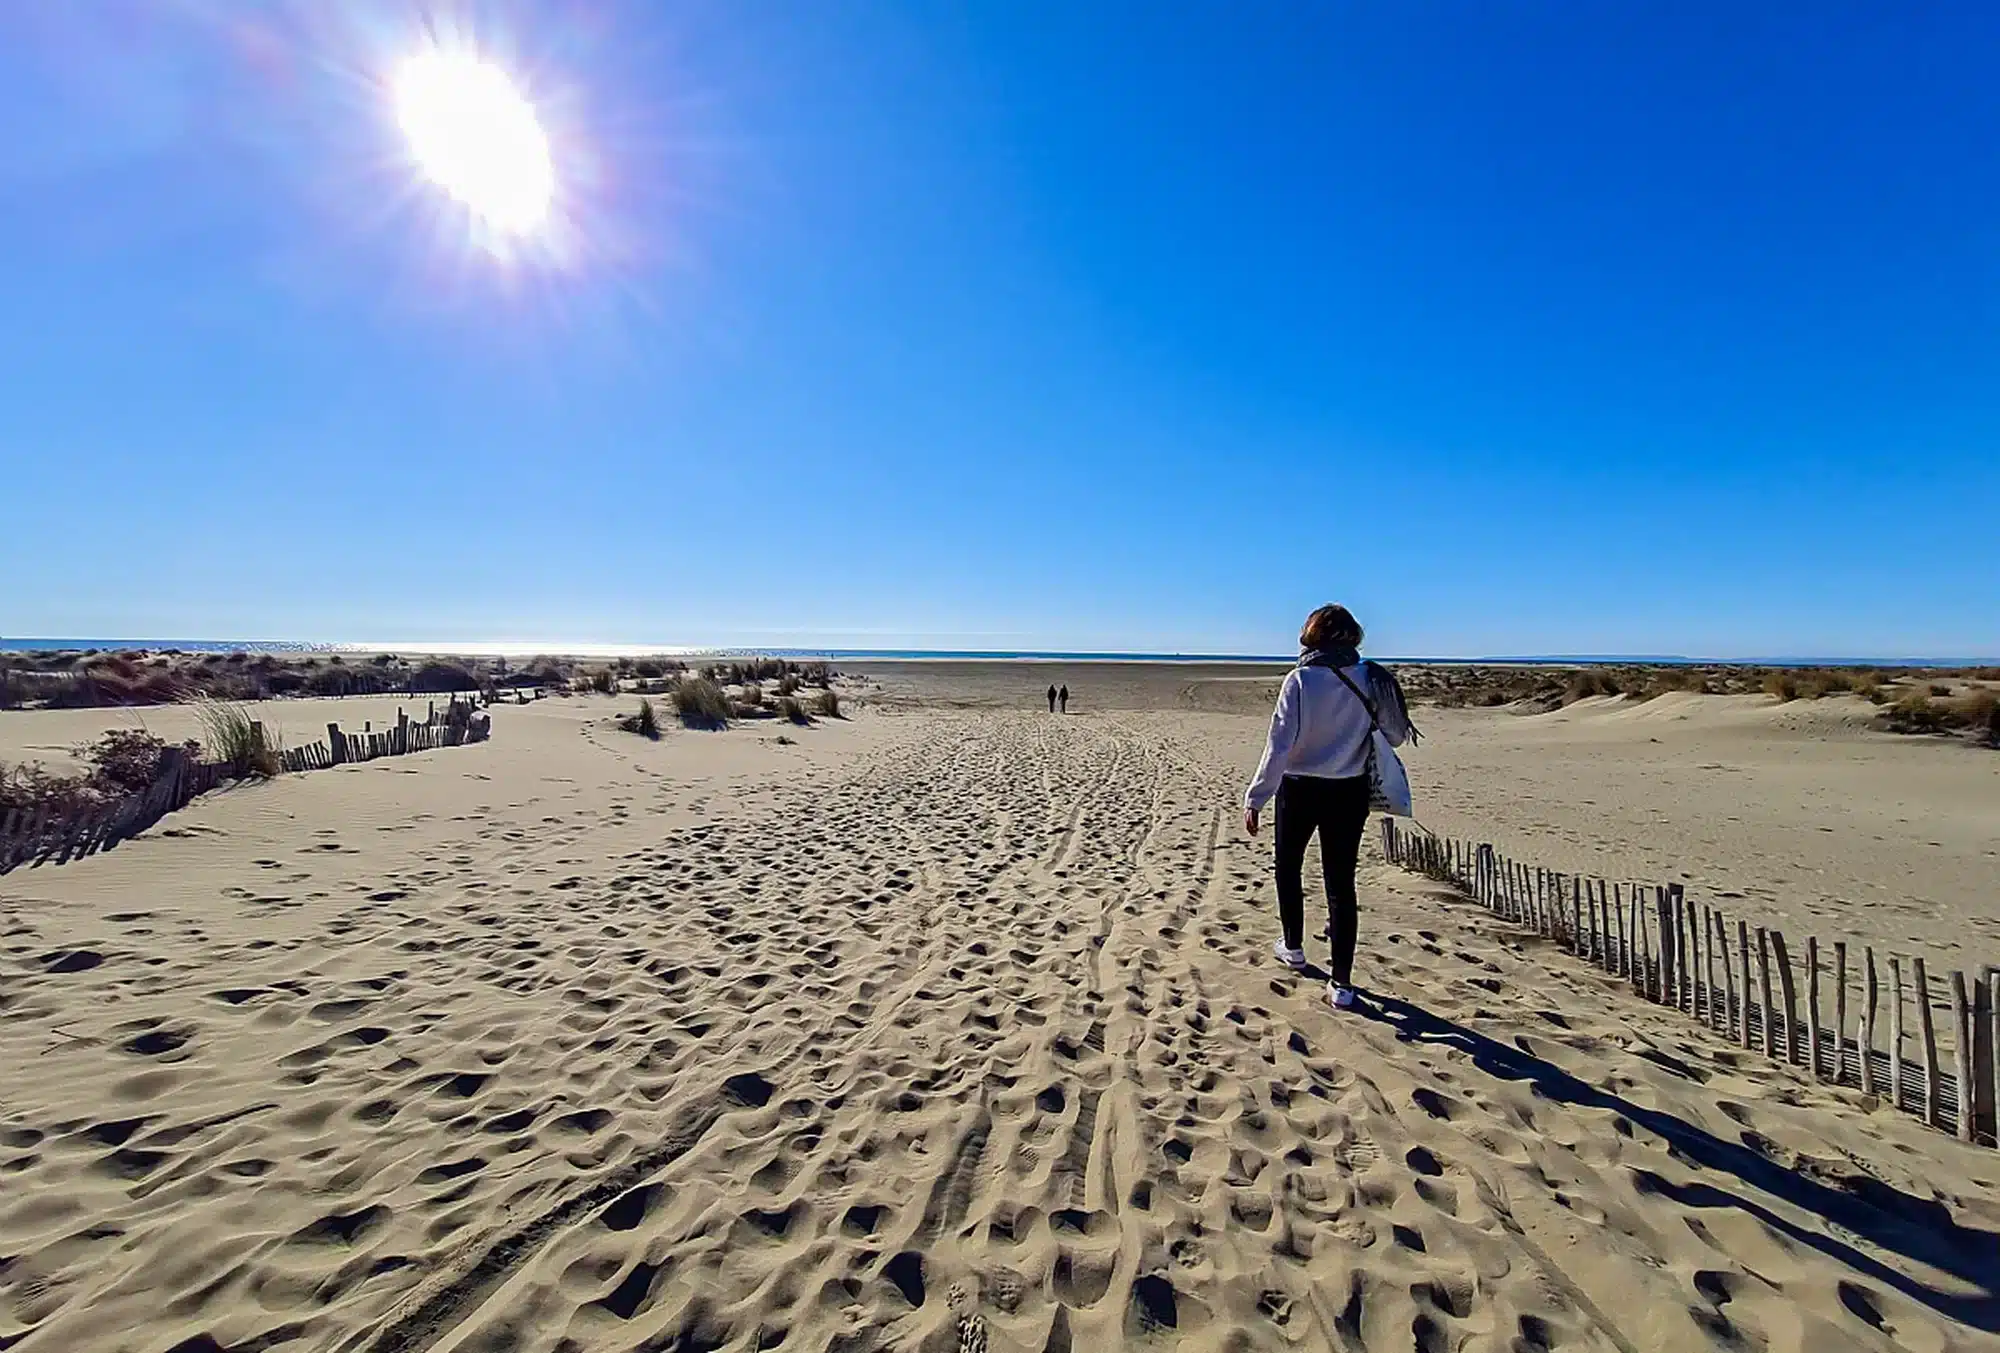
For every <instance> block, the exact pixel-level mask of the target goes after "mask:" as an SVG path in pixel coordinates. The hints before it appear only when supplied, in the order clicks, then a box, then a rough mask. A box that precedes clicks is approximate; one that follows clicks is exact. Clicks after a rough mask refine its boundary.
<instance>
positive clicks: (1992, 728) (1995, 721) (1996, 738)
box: [1950, 690, 2000, 747]
mask: <svg viewBox="0 0 2000 1353" xmlns="http://www.w3.org/2000/svg"><path fill="white" fill-rule="evenodd" d="M1950 709H1951V713H1952V716H1953V717H1954V718H1955V719H1956V720H1958V721H1959V722H1961V723H1962V724H1963V725H1964V726H1965V727H1967V728H1970V729H1972V730H1974V731H1975V732H1976V733H1977V734H1978V736H1979V741H1981V742H1983V743H1985V744H1986V745H1987V746H1988V747H2000V695H1995V694H1994V693H1993V692H1992V691H1989V690H1974V691H1968V692H1966V693H1965V694H1964V695H1961V696H1960V697H1958V699H1956V700H1954V701H1952V702H1951V705H1950Z"/></svg>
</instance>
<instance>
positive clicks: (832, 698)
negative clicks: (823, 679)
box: [813, 686, 841, 719]
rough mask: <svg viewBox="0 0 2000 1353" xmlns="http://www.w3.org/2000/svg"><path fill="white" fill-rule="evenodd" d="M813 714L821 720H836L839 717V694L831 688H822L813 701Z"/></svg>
mask: <svg viewBox="0 0 2000 1353" xmlns="http://www.w3.org/2000/svg"><path fill="white" fill-rule="evenodd" d="M813 713H815V714H817V715H819V717H820V718H822V719H838V718H840V717H841V715H840V694H839V692H837V691H835V690H834V689H833V687H831V686H827V687H825V688H823V689H822V690H821V691H820V693H819V695H818V696H817V697H815V698H814V700H813Z"/></svg>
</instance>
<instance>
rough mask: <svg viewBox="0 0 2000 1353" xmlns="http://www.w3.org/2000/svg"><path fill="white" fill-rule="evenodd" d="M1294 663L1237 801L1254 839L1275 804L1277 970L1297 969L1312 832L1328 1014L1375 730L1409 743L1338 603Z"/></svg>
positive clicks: (1350, 997)
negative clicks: (1326, 952)
mask: <svg viewBox="0 0 2000 1353" xmlns="http://www.w3.org/2000/svg"><path fill="white" fill-rule="evenodd" d="M1299 647H1300V649H1302V650H1303V652H1302V653H1301V655H1300V657H1299V665H1298V666H1297V667H1294V668H1293V669H1292V670H1291V671H1290V672H1288V673H1286V675H1285V684H1284V686H1283V687H1281V688H1280V689H1279V691H1278V707H1277V709H1276V710H1275V711H1274V712H1273V713H1272V715H1271V737H1270V742H1269V745H1267V746H1266V747H1265V749H1264V759H1263V761H1262V762H1261V763H1259V765H1258V767H1257V774H1256V776H1255V778H1253V779H1252V780H1251V781H1250V787H1249V789H1247V790H1245V791H1244V794H1243V829H1244V830H1245V831H1247V832H1249V833H1250V834H1251V835H1252V836H1255V835H1256V834H1257V825H1258V816H1259V814H1260V813H1261V812H1262V811H1263V808H1264V805H1265V804H1267V803H1269V802H1270V801H1271V800H1272V799H1273V798H1276V799H1277V801H1278V806H1277V827H1276V836H1277V843H1276V844H1277V866H1278V923H1279V926H1280V928H1281V929H1282V931H1283V933H1282V934H1281V935H1279V937H1278V939H1277V941H1276V942H1275V943H1274V944H1273V945H1272V946H1271V951H1272V953H1274V954H1275V955H1277V958H1278V961H1279V962H1281V963H1283V964H1285V965H1286V966H1287V967H1290V968H1294V969H1299V968H1303V967H1305V966H1306V952H1305V885H1304V882H1303V880H1302V879H1301V877H1300V874H1301V872H1302V871H1303V870H1304V868H1305V859H1306V844H1307V843H1308V842H1309V841H1311V840H1312V836H1313V833H1314V832H1318V833H1319V857H1320V869H1321V872H1322V873H1323V874H1324V875H1325V879H1326V907H1327V920H1328V922H1329V924H1328V927H1327V939H1328V942H1329V943H1330V944H1331V946H1332V950H1333V952H1332V957H1331V958H1330V959H1329V961H1328V965H1327V966H1328V968H1329V969H1330V970H1331V974H1332V981H1330V982H1329V983H1328V984H1327V995H1328V997H1329V999H1331V1000H1332V1002H1333V1004H1334V1006H1335V1008H1337V1009H1341V1010H1345V1009H1347V1008H1348V1007H1349V1006H1351V1005H1353V1004H1354V941H1355V928H1356V925H1357V923H1358V921H1359V915H1358V911H1359V909H1358V905H1357V901H1356V898H1355V895H1354V869H1355V864H1356V862H1357V859H1358V857H1359V855H1360V851H1361V831H1362V828H1363V827H1364V826H1365V825H1366V823H1367V821H1368V801H1369V777H1368V755H1369V750H1370V747H1371V741H1370V739H1371V736H1372V734H1373V732H1374V730H1375V729H1377V728H1380V729H1381V730H1382V732H1383V733H1384V734H1385V735H1386V736H1387V737H1388V739H1389V742H1390V743H1391V745H1393V746H1397V747H1400V746H1402V745H1403V743H1404V742H1405V741H1407V740H1408V739H1409V737H1410V732H1411V729H1410V716H1409V711H1408V708H1407V707H1406V706H1405V704H1404V701H1403V690H1402V687H1401V686H1400V685H1398V684H1397V681H1396V677H1395V674H1394V673H1393V672H1391V671H1390V670H1389V669H1388V668H1386V667H1382V666H1379V665H1378V664H1376V663H1372V662H1363V661H1362V660H1361V625H1360V622H1358V621H1356V620H1355V618H1354V616H1353V614H1352V613H1351V612H1349V611H1348V609H1347V608H1346V607H1345V606H1322V607H1320V608H1319V609H1318V610H1316V611H1314V612H1313V613H1312V614H1311V615H1309V616H1307V617H1306V623H1305V627H1304V628H1303V629H1301V630H1300V631H1299Z"/></svg>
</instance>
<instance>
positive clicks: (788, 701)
mask: <svg viewBox="0 0 2000 1353" xmlns="http://www.w3.org/2000/svg"><path fill="white" fill-rule="evenodd" d="M778 714H779V716H780V717H781V718H783V719H785V720H786V721H788V722H790V723H795V724H809V723H811V722H812V715H810V714H808V713H806V707H805V706H804V705H803V704H801V703H800V702H799V698H798V697H797V696H796V695H785V696H780V697H779V698H778Z"/></svg>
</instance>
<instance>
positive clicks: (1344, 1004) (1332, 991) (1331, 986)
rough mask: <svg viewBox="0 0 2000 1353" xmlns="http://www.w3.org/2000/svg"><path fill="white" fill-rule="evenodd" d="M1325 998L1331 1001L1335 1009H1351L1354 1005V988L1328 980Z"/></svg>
mask: <svg viewBox="0 0 2000 1353" xmlns="http://www.w3.org/2000/svg"><path fill="white" fill-rule="evenodd" d="M1326 998H1327V999H1328V1000H1330V1001H1332V1002H1333V1008H1334V1009H1335V1010H1347V1009H1351V1008H1352V1007H1353V1005H1354V988H1353V987H1344V986H1342V985H1341V984H1340V983H1338V982H1328V983H1327V984H1326Z"/></svg>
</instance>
